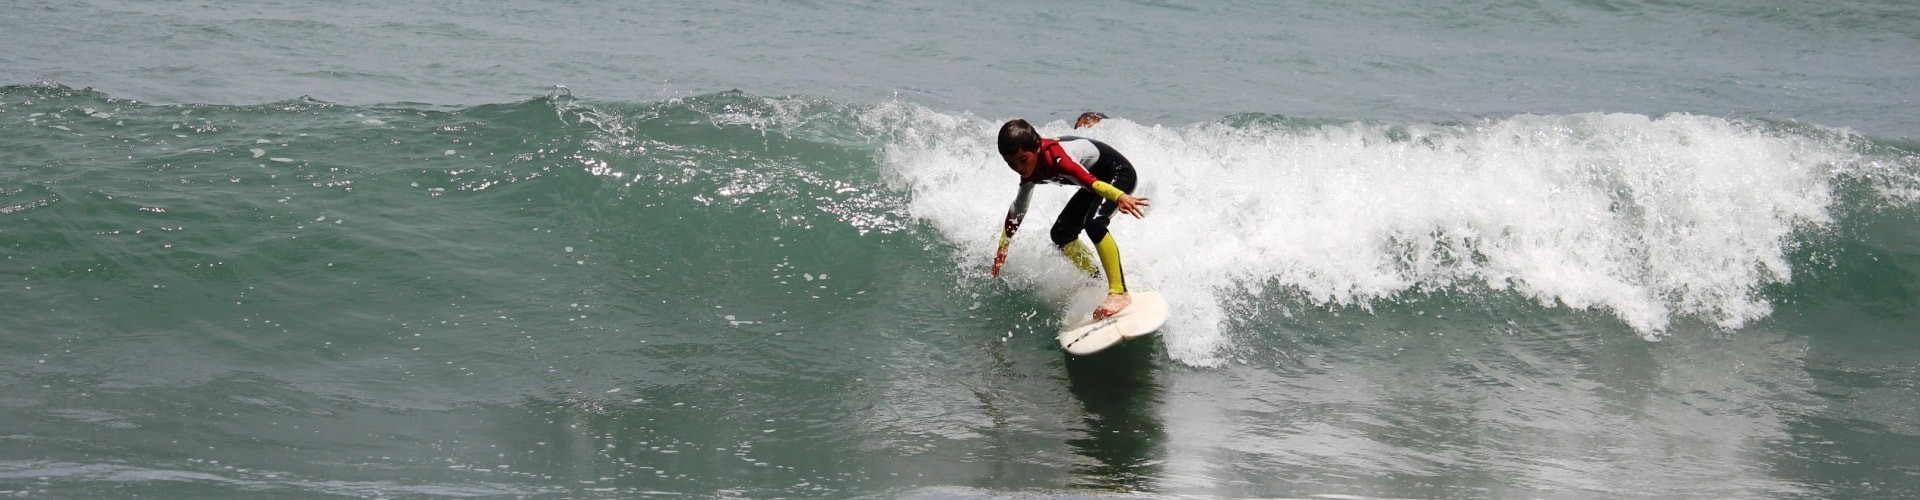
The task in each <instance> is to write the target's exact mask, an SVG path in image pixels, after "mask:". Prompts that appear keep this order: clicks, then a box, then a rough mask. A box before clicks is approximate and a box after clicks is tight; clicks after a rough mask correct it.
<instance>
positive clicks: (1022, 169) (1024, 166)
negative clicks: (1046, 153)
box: [1000, 151, 1040, 177]
mask: <svg viewBox="0 0 1920 500" xmlns="http://www.w3.org/2000/svg"><path fill="white" fill-rule="evenodd" d="M1000 159H1002V160H1006V161H1007V168H1011V169H1013V171H1014V173H1018V174H1020V176H1021V177H1026V176H1029V175H1033V167H1035V164H1036V163H1039V161H1040V155H1038V154H1034V152H1033V151H1021V152H1018V153H1014V154H1011V155H1002V156H1001V157H1000Z"/></svg>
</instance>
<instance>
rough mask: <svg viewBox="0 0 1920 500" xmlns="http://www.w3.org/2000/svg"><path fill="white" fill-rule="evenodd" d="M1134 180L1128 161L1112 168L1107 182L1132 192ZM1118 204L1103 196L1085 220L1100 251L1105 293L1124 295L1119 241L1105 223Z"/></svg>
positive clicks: (1094, 243)
mask: <svg viewBox="0 0 1920 500" xmlns="http://www.w3.org/2000/svg"><path fill="white" fill-rule="evenodd" d="M1134 182H1135V178H1134V173H1133V167H1132V166H1131V165H1126V164H1121V165H1119V166H1118V168H1116V169H1115V172H1114V174H1113V181H1112V182H1110V184H1113V187H1116V188H1120V191H1121V192H1125V193H1128V194H1132V193H1133V185H1134ZM1083 194H1084V193H1083ZM1074 196H1075V197H1076V198H1075V199H1076V200H1077V199H1079V198H1078V196H1079V195H1078V194H1076V195H1074ZM1068 206H1072V204H1068ZM1119 208H1120V204H1118V203H1114V202H1111V201H1104V200H1102V202H1101V203H1100V206H1099V207H1098V208H1096V209H1094V210H1093V211H1092V212H1089V213H1087V219H1086V223H1085V226H1086V229H1087V238H1088V239H1091V240H1093V248H1094V250H1095V251H1097V252H1099V254H1100V267H1101V268H1102V269H1105V270H1106V272H1107V294H1108V295H1123V294H1126V293H1127V277H1126V273H1124V272H1121V268H1120V244H1119V243H1115V242H1114V241H1113V234H1111V233H1109V232H1107V224H1108V223H1110V222H1113V212H1114V210H1118V209H1119ZM1056 225H1057V223H1056ZM1055 238H1056V239H1057V238H1059V237H1058V236H1055Z"/></svg>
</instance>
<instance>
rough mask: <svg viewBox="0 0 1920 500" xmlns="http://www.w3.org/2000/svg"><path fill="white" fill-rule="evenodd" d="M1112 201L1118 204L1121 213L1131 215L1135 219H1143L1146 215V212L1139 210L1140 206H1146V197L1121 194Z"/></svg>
mask: <svg viewBox="0 0 1920 500" xmlns="http://www.w3.org/2000/svg"><path fill="white" fill-rule="evenodd" d="M1113 202H1114V203H1115V204H1117V205H1119V206H1120V211H1121V212H1122V213H1125V214H1127V215H1131V216H1133V217H1134V218H1136V219H1144V218H1146V217H1147V213H1146V212H1142V211H1140V207H1145V206H1148V203H1147V199H1146V198H1141V197H1137V196H1134V195H1130V194H1123V195H1120V198H1118V199H1115V200H1113Z"/></svg>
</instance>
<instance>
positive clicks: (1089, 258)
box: [1060, 238, 1100, 276]
mask: <svg viewBox="0 0 1920 500" xmlns="http://www.w3.org/2000/svg"><path fill="white" fill-rule="evenodd" d="M1060 253H1063V254H1067V261H1068V262H1072V263H1073V267H1077V268H1080V271H1081V272H1085V273H1087V276H1099V275H1100V268H1097V267H1094V265H1093V251H1091V250H1087V244H1086V243H1081V242H1080V239H1079V238H1074V240H1073V241H1069V242H1067V244H1065V245H1060Z"/></svg>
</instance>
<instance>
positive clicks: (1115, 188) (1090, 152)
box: [993, 118, 1147, 320]
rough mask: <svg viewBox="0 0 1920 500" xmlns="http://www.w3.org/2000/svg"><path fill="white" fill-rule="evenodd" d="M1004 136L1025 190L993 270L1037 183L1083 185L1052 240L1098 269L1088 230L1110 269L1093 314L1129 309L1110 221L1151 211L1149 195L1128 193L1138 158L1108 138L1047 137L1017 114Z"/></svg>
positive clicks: (1010, 163)
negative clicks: (1085, 241)
mask: <svg viewBox="0 0 1920 500" xmlns="http://www.w3.org/2000/svg"><path fill="white" fill-rule="evenodd" d="M999 142H1000V158H1001V159H1002V160H1006V162H1007V167H1008V168H1011V169H1013V171H1014V173H1017V174H1020V193H1019V194H1018V195H1016V196H1015V197H1014V198H1013V207H1012V208H1009V209H1007V220H1006V224H1005V226H1003V228H1002V230H1001V232H1000V252H999V254H998V255H995V256H994V258H993V276H995V277H999V276H1000V267H1001V266H1004V265H1006V263H1007V245H1008V244H1009V243H1011V242H1012V240H1013V233H1014V231H1017V230H1019V229H1020V221H1021V220H1023V219H1025V218H1026V216H1027V201H1028V200H1029V199H1030V198H1031V195H1032V194H1033V186H1034V185H1035V184H1040V183H1046V182H1051V183H1055V184H1066V185H1070V186H1078V187H1079V188H1080V190H1079V191H1078V192H1076V193H1074V194H1073V198H1072V199H1070V200H1067V206H1066V208H1063V209H1061V210H1060V217H1059V218H1057V219H1054V221H1053V244H1055V245H1058V246H1059V247H1060V251H1061V252H1062V253H1065V254H1066V255H1067V259H1068V260H1071V261H1073V263H1074V265H1075V266H1077V267H1079V268H1080V269H1081V270H1082V271H1086V272H1087V274H1099V270H1097V269H1095V268H1094V266H1093V259H1092V258H1091V256H1089V255H1088V254H1089V253H1091V252H1088V251H1087V246H1086V245H1085V244H1082V243H1080V234H1079V233H1080V232H1081V231H1082V230H1085V231H1086V233H1087V238H1088V239H1091V240H1093V246H1094V248H1095V249H1097V251H1098V252H1099V255H1100V269H1104V270H1105V271H1106V275H1107V298H1106V300H1104V301H1101V302H1100V306H1099V307H1097V308H1095V309H1094V310H1093V317H1094V319H1096V320H1098V319H1103V318H1106V317H1108V316H1112V315H1114V314H1115V313H1118V312H1120V310H1121V309H1126V308H1127V306H1128V305H1131V304H1132V303H1133V299H1131V298H1129V297H1128V296H1127V281H1126V278H1125V277H1124V276H1122V275H1121V273H1120V247H1119V245H1117V244H1115V243H1114V241H1113V235H1112V234H1108V233H1107V223H1108V222H1111V221H1112V216H1113V211H1114V210H1119V211H1121V212H1124V213H1126V214H1128V215H1132V216H1134V217H1135V218H1141V217H1146V213H1145V212H1142V211H1140V208H1141V207H1145V206H1147V199H1146V198H1140V197H1136V196H1133V195H1132V194H1129V193H1131V192H1132V191H1133V186H1134V182H1135V181H1136V180H1137V177H1136V176H1135V175H1134V172H1133V164H1132V163H1128V162H1127V157H1125V156H1121V155H1120V152H1119V151H1115V150H1114V149H1113V147H1111V146H1108V145H1107V144H1106V143H1103V142H1100V141H1096V140H1093V139H1087V138H1082V137H1073V136H1062V137H1059V138H1055V139H1048V138H1043V137H1040V133H1039V132H1037V131H1035V130H1034V129H1033V125H1030V124H1028V123H1027V121H1026V120H1022V119H1018V118H1015V119H1013V120H1008V121H1007V123H1005V124H1003V125H1001V126H1000V138H999Z"/></svg>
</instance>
